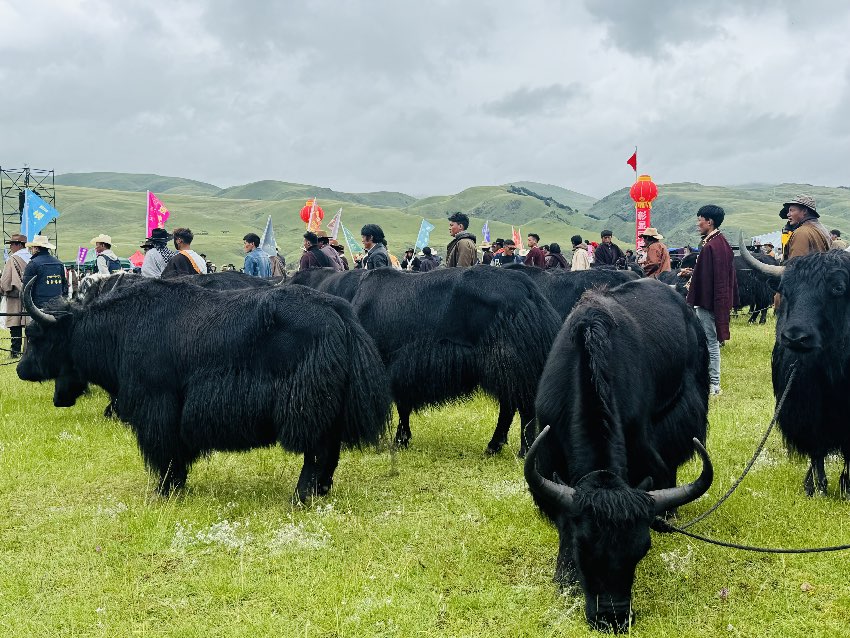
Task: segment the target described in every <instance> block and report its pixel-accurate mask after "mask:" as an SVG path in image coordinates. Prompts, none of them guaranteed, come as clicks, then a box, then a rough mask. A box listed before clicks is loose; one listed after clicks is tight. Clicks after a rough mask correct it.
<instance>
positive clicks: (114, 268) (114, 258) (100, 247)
mask: <svg viewBox="0 0 850 638" xmlns="http://www.w3.org/2000/svg"><path fill="white" fill-rule="evenodd" d="M91 243H93V244H94V251H95V253H97V258H96V259H95V263H96V264H97V274H99V275H111V274H112V273H114V272H118V271H119V270H121V262H120V261H119V260H118V255H116V254H115V253H114V252H112V237H110V236H109V235H104V234H103V233H101V234H100V235H98V236H97V237H95V238H93V239H92V240H91Z"/></svg>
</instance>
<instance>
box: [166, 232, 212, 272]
mask: <svg viewBox="0 0 850 638" xmlns="http://www.w3.org/2000/svg"><path fill="white" fill-rule="evenodd" d="M194 238H195V235H194V233H192V231H191V230H189V229H188V228H175V229H174V248H175V249H176V250H177V254H176V255H174V257H172V258H171V259H169V260H168V264H167V265H166V266H165V270H163V271H162V279H170V278H172V277H179V276H181V275H206V274H207V260H206V259H204V258H203V257H202V256H201V255H199V254H198V253H196V252H195V251H194V250H192V240H193V239H194Z"/></svg>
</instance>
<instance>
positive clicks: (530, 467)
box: [525, 425, 576, 510]
mask: <svg viewBox="0 0 850 638" xmlns="http://www.w3.org/2000/svg"><path fill="white" fill-rule="evenodd" d="M547 434H549V426H548V425H547V426H546V427H545V428H543V431H542V432H541V433H540V436H538V437H537V438H536V439H535V440H534V443H532V444H531V448H530V449H529V450H528V454H526V456H525V480H526V482H527V483H528V487H529V488H531V491H532V493H535V494H542V495H543V496H545V497H546V498H547V499H548V500H550V501H552V502H553V503H555V504H556V505H558V506H560V507H562V508H564V509H568V510H569V509H572V506H573V496H574V495H575V493H576V491H575V490H574V489H573V488H571V487H570V486H569V485H561V484H559V483H555V481H550V480H549V479H547V478H544V477H542V476H541V475H540V473H539V472H538V471H537V459H536V457H537V449H538V448H539V447H540V444H541V443H542V441H543V439H544V437H545V436H546V435H547Z"/></svg>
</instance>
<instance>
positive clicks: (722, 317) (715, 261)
mask: <svg viewBox="0 0 850 638" xmlns="http://www.w3.org/2000/svg"><path fill="white" fill-rule="evenodd" d="M725 217H726V213H725V212H724V210H723V209H722V208H720V206H714V205H712V204H709V205H708V206H703V207H702V208H700V209H699V211H698V212H697V228H698V229H699V234H700V235H701V236H702V241H701V242H700V252H699V256H698V257H697V263H696V266H694V267H693V268H683V269H682V270H681V271H680V272H679V276H680V277H688V276H690V278H691V281H690V284H689V289H688V297H687V301H688V305H689V306H693V307H694V310H695V311H696V315H697V319H699V322H700V323H701V324H702V329H703V331H704V332H705V338H706V340H707V342H708V377H709V380H710V382H711V389H710V390H709V392H710V394H711V395H712V396H718V395H720V393H721V390H720V343H721V342H724V341H728V340H729V314H730V313H731V312H732V308H733V307H735V306H736V305H738V279H737V276H736V275H735V263H734V261H733V254H732V248H731V247H730V246H729V242H728V241H726V238H725V237H724V236H723V235H722V234H721V233H720V231H719V230H718V228H719V227H720V224H722V223H723V219H724V218H725ZM743 250H746V249H743Z"/></svg>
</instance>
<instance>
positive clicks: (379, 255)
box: [358, 224, 390, 270]
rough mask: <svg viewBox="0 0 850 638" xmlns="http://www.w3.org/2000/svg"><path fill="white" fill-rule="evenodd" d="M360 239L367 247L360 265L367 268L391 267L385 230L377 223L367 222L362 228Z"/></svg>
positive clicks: (364, 246)
mask: <svg viewBox="0 0 850 638" xmlns="http://www.w3.org/2000/svg"><path fill="white" fill-rule="evenodd" d="M360 241H362V242H363V248H365V249H366V256H365V257H363V259H361V260H360V263H359V264H358V266H359V267H360V268H365V269H366V270H375V269H377V268H389V267H390V255H389V253H388V252H387V246H386V239H385V238H384V230H383V228H381V227H380V226H378V225H377V224H366V225H365V226H364V227H363V228H361V229H360Z"/></svg>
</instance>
